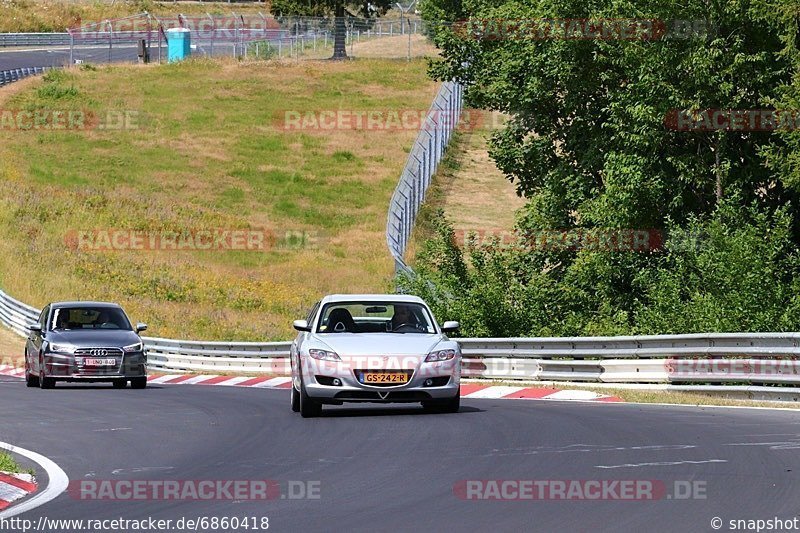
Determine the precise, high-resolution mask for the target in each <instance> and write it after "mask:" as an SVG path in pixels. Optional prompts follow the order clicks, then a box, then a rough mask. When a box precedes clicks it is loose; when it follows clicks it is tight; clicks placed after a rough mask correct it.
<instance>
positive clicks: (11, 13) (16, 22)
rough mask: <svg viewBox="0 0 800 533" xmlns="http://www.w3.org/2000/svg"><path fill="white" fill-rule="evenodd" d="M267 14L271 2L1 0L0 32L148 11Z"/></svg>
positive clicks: (57, 26)
mask: <svg viewBox="0 0 800 533" xmlns="http://www.w3.org/2000/svg"><path fill="white" fill-rule="evenodd" d="M232 10H233V11H236V13H239V14H250V13H252V14H256V13H258V12H262V13H265V14H266V13H268V12H269V4H266V5H265V4H229V3H227V2H214V3H211V2H203V3H186V2H181V3H175V2H155V1H153V0H117V1H116V2H113V3H112V2H110V1H102V0H96V1H95V0H0V32H50V31H65V29H66V28H69V27H74V26H76V25H78V24H80V23H81V22H96V21H100V20H106V19H115V18H122V17H127V16H129V15H135V14H138V13H142V12H143V11H147V12H149V13H152V14H153V15H156V16H169V15H172V16H175V15H177V14H178V13H183V14H184V15H193V14H198V13H212V14H220V15H222V14H225V15H227V14H230V13H231V11H232Z"/></svg>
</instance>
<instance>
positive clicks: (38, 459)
mask: <svg viewBox="0 0 800 533" xmlns="http://www.w3.org/2000/svg"><path fill="white" fill-rule="evenodd" d="M0 448H3V449H5V450H8V451H9V452H12V453H16V454H19V455H21V456H23V457H26V458H28V459H30V460H31V461H33V462H34V463H36V464H38V465H39V466H40V467H42V469H43V470H44V471H45V472H47V477H48V483H47V488H45V489H44V490H43V491H41V492H37V493H36V494H35V495H34V496H33V497H32V498H31V499H30V500H26V501H24V502H22V503H20V504H19V505H14V506H12V507H9V508H8V509H6V510H5V511H1V512H0V518H11V517H12V516H16V515H18V514H21V513H25V512H27V511H30V510H31V509H36V508H37V507H39V506H41V505H44V504H46V503H48V502H50V501H52V500H54V499H56V498H58V496H59V495H60V494H61V493H62V492H64V491H65V490H67V486H68V485H69V478H68V477H67V474H66V473H65V472H64V471H63V470H61V467H60V466H58V465H57V464H55V463H54V462H53V461H51V460H50V459H48V458H47V457H45V456H44V455H41V454H38V453H36V452H32V451H30V450H26V449H24V448H20V447H18V446H14V445H13V444H8V443H5V442H0Z"/></svg>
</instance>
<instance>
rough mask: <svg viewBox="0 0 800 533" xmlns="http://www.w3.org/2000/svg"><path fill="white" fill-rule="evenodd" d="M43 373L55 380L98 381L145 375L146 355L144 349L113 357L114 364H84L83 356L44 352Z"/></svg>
mask: <svg viewBox="0 0 800 533" xmlns="http://www.w3.org/2000/svg"><path fill="white" fill-rule="evenodd" d="M43 359H44V365H45V373H46V375H47V377H48V378H53V379H54V380H56V381H82V382H100V381H115V380H118V379H134V378H143V377H147V355H146V354H145V352H144V351H141V352H130V353H126V354H124V355H119V356H116V357H114V359H115V364H114V365H107V366H86V365H84V364H82V359H83V357H80V356H75V355H72V354H60V353H46V354H44V358H43Z"/></svg>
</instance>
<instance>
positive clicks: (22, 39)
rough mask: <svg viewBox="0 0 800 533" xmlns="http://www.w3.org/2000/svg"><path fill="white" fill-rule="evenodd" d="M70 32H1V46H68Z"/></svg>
mask: <svg viewBox="0 0 800 533" xmlns="http://www.w3.org/2000/svg"><path fill="white" fill-rule="evenodd" d="M69 41H70V36H69V33H0V48H9V47H14V48H16V47H27V46H68V45H69Z"/></svg>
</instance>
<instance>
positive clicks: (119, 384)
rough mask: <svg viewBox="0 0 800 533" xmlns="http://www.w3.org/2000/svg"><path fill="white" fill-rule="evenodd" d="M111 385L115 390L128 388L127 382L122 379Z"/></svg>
mask: <svg viewBox="0 0 800 533" xmlns="http://www.w3.org/2000/svg"><path fill="white" fill-rule="evenodd" d="M113 385H114V388H115V389H124V388H125V387H127V386H128V381H127V380H124V379H118V380H116V381H114V382H113Z"/></svg>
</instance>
